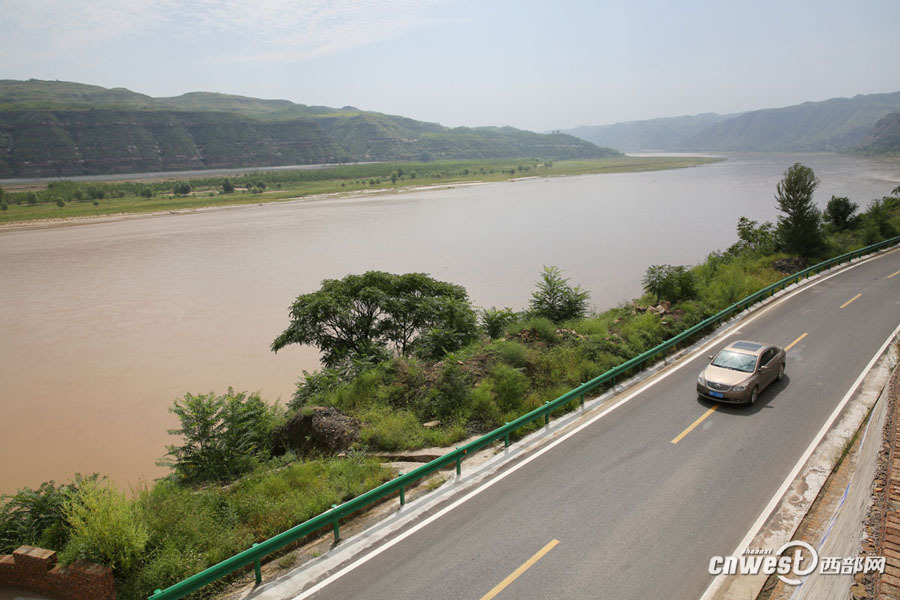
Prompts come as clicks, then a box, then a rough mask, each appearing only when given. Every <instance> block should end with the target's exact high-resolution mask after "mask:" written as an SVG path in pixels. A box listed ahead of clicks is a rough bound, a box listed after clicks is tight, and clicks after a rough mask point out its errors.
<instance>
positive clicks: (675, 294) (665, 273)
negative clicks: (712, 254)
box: [641, 265, 697, 304]
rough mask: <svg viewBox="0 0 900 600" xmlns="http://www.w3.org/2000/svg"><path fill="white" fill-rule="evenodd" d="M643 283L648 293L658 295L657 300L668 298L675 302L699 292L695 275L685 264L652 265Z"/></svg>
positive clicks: (689, 297) (687, 298)
mask: <svg viewBox="0 0 900 600" xmlns="http://www.w3.org/2000/svg"><path fill="white" fill-rule="evenodd" d="M641 283H642V285H643V286H644V291H645V292H646V293H648V294H653V295H654V296H656V301H657V302H659V301H660V300H668V301H669V302H671V303H673V304H674V303H676V302H681V301H682V300H689V299H691V298H693V297H694V296H695V295H696V294H697V289H696V282H695V281H694V275H693V274H692V273H691V272H690V271H689V270H688V269H687V267H683V266H676V267H673V266H672V265H651V266H650V267H648V268H647V273H646V274H645V275H644V278H643V279H642V280H641Z"/></svg>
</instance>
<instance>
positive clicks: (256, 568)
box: [251, 544, 262, 585]
mask: <svg viewBox="0 0 900 600" xmlns="http://www.w3.org/2000/svg"><path fill="white" fill-rule="evenodd" d="M256 546H259V544H253V546H251V547H253V548H255V547H256ZM253 574H254V575H256V585H259V584H261V583H262V567H261V566H260V564H259V559H258V558H257V559H256V560H254V561H253Z"/></svg>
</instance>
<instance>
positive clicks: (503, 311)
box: [481, 306, 517, 340]
mask: <svg viewBox="0 0 900 600" xmlns="http://www.w3.org/2000/svg"><path fill="white" fill-rule="evenodd" d="M516 317H517V315H516V312H515V311H514V310H513V309H511V308H509V307H506V308H496V307H494V306H492V307H491V308H486V309H484V310H482V311H481V326H482V328H484V331H485V332H486V333H487V334H488V335H489V336H490V338H491V339H492V340H494V339H497V338H498V337H500V336H502V335H503V333H504V332H505V331H506V326H507V325H509V324H510V323H512V322H513V321H515V319H516Z"/></svg>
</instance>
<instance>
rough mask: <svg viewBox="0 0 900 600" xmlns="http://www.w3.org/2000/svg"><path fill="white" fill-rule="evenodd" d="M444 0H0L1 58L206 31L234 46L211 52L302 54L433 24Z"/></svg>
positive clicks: (245, 57) (65, 53)
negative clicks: (432, 12) (434, 10)
mask: <svg viewBox="0 0 900 600" xmlns="http://www.w3.org/2000/svg"><path fill="white" fill-rule="evenodd" d="M444 1H446V0H383V1H375V0H357V1H353V0H293V1H291V0H253V1H252V2H247V1H246V0H219V1H215V0H193V1H192V0H126V1H124V2H123V1H122V0H0V14H3V15H4V17H3V19H2V20H0V37H2V38H3V39H4V40H5V41H4V44H3V46H2V48H0V60H3V61H5V62H7V63H8V64H9V63H10V62H14V63H16V64H22V63H23V62H36V61H39V60H47V59H51V60H52V59H55V58H72V57H76V58H77V57H79V55H80V54H82V53H87V52H90V51H92V50H95V49H97V48H104V47H106V46H107V45H109V44H113V43H115V42H120V43H125V44H127V43H128V42H129V40H135V39H137V38H146V39H151V40H152V39H153V38H156V39H157V41H158V42H159V43H166V40H171V39H173V36H174V38H175V39H177V40H182V41H183V40H190V39H194V38H202V37H204V36H211V35H216V36H220V37H221V38H222V39H224V40H226V41H227V40H233V41H234V44H233V45H234V47H235V49H236V52H235V54H234V55H233V56H217V57H214V58H211V60H216V61H232V60H240V61H253V60H260V59H264V60H269V61H272V60H303V59H310V58H318V57H322V56H326V55H329V54H334V53H337V52H342V51H346V50H349V49H352V48H355V47H359V46H362V45H366V44H370V43H373V42H377V41H383V40H388V39H394V38H397V37H400V36H402V35H403V34H404V33H406V32H407V31H410V30H412V29H415V28H419V27H423V26H429V25H435V24H438V23H440V22H441V21H440V20H438V19H435V18H434V17H432V16H430V15H429V11H430V9H432V8H433V7H434V6H435V5H437V4H441V3H443V2H444ZM121 50H122V51H127V47H123V48H121ZM111 51H115V50H114V49H111Z"/></svg>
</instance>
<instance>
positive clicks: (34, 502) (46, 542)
mask: <svg viewBox="0 0 900 600" xmlns="http://www.w3.org/2000/svg"><path fill="white" fill-rule="evenodd" d="M97 478H98V475H96V474H95V475H91V476H90V477H87V478H83V477H81V476H80V475H76V476H75V480H74V481H73V482H72V483H67V484H64V485H60V486H57V485H56V483H55V482H53V481H45V482H44V483H42V484H41V485H40V486H39V487H38V489H36V490H35V489H32V488H29V487H25V488H22V489H20V490H19V491H18V492H16V493H15V494H12V495H4V496H2V497H0V502H2V505H0V554H11V553H12V551H13V550H15V549H16V548H17V547H19V546H21V545H22V544H28V545H31V546H40V547H43V548H51V549H55V550H62V548H63V547H64V546H65V545H66V542H67V541H68V539H69V527H68V524H67V523H66V519H65V515H64V514H63V507H64V506H65V503H66V501H67V499H68V498H69V497H71V496H72V495H73V494H75V493H77V492H78V489H79V487H80V486H81V485H82V484H83V482H85V481H96V480H97Z"/></svg>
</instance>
